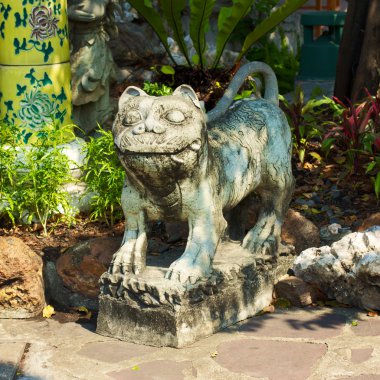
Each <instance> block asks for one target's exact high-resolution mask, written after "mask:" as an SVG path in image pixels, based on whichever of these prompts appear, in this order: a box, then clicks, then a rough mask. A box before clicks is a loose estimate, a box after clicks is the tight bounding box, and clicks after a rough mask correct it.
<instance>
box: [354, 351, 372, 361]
mask: <svg viewBox="0 0 380 380" xmlns="http://www.w3.org/2000/svg"><path fill="white" fill-rule="evenodd" d="M372 352H373V348H372V347H370V348H353V349H351V361H352V362H353V363H363V362H365V361H367V360H368V359H369V358H370V357H371V355H372Z"/></svg>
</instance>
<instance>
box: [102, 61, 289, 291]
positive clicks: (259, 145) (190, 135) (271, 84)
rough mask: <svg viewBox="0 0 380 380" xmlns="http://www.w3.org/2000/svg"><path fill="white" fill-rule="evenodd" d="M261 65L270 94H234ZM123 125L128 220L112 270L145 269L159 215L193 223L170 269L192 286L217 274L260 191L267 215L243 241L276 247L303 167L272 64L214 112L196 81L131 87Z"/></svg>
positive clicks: (258, 249)
mask: <svg viewBox="0 0 380 380" xmlns="http://www.w3.org/2000/svg"><path fill="white" fill-rule="evenodd" d="M253 73H259V74H262V75H263V77H264V82H265V96H264V98H260V99H256V98H254V99H252V98H251V99H243V100H240V101H236V102H233V98H234V96H235V95H236V93H237V91H238V89H239V88H240V86H241V85H242V83H243V81H244V79H245V78H246V77H247V76H248V75H249V74H253ZM113 134H114V141H115V145H116V149H117V152H118V155H119V158H120V160H121V162H122V164H123V166H124V168H125V171H126V181H125V186H124V188H123V191H122V206H123V210H124V214H125V218H126V229H125V233H124V239H123V242H122V246H121V248H120V249H119V250H118V251H117V252H116V253H115V254H114V257H113V261H112V263H111V266H110V269H109V275H108V276H111V277H112V276H113V275H115V276H116V277H118V276H119V275H123V274H133V273H134V274H138V273H140V272H141V271H143V270H144V268H145V265H146V249H147V236H146V233H147V221H148V220H157V219H159V220H164V221H170V220H172V221H173V220H174V221H175V220H187V221H188V223H189V237H188V242H187V246H186V250H185V252H184V253H183V255H182V256H181V257H180V258H179V259H177V260H176V261H175V262H173V263H172V264H171V266H170V268H169V269H168V271H167V272H166V278H167V279H171V280H174V281H179V282H180V283H182V284H183V285H186V286H187V285H189V284H190V285H191V284H194V283H196V282H197V281H198V280H200V279H206V278H208V276H209V275H210V274H211V272H212V262H213V257H214V254H215V251H216V248H217V246H218V243H219V241H220V240H221V238H222V237H223V236H224V234H225V230H226V227H227V226H228V223H227V220H228V222H229V227H230V228H229V234H230V237H231V238H233V239H237V238H241V237H243V236H242V234H243V233H244V232H245V231H244V215H245V210H246V209H247V207H248V205H249V204H250V203H251V201H252V199H253V198H254V197H255V196H257V197H259V199H260V202H259V217H258V221H257V223H256V225H255V226H254V227H253V228H252V229H251V230H250V231H248V233H247V234H246V235H245V237H244V239H243V240H242V246H243V247H244V248H245V249H246V250H248V251H250V252H252V253H253V254H255V255H260V254H264V255H266V254H268V253H269V254H271V255H274V256H275V255H276V253H277V249H278V247H279V244H280V232H281V224H282V222H283V219H284V215H285V212H286V210H287V208H288V204H289V201H290V197H291V193H292V190H293V176H292V172H291V134H290V129H289V126H288V123H287V120H286V117H285V115H284V114H283V113H282V111H281V110H280V108H279V107H278V87H277V80H276V77H275V75H274V73H273V71H272V70H271V69H270V67H269V66H267V65H265V64H263V63H260V62H251V63H249V64H247V65H245V66H243V67H242V68H241V69H240V70H239V71H238V72H237V74H236V76H235V78H234V79H233V80H232V82H231V84H230V86H229V88H228V89H227V91H226V93H225V95H224V96H223V98H222V99H221V100H220V102H219V103H218V104H217V106H216V107H215V108H214V109H213V110H211V111H210V112H209V113H208V114H205V113H204V111H203V110H202V107H201V104H200V102H199V101H198V99H197V97H196V94H195V93H194V91H193V89H192V88H191V87H190V86H187V85H182V86H180V87H178V88H177V89H176V90H175V91H174V93H173V95H172V96H166V97H153V96H148V95H147V94H146V93H145V92H144V91H142V90H140V89H138V88H136V87H128V88H127V89H126V90H125V92H124V93H123V94H122V96H121V97H120V100H119V112H118V114H117V116H116V119H115V122H114V125H113ZM226 219H227V220H226Z"/></svg>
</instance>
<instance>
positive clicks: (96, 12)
mask: <svg viewBox="0 0 380 380" xmlns="http://www.w3.org/2000/svg"><path fill="white" fill-rule="evenodd" d="M67 14H68V17H69V21H70V23H69V27H70V42H71V55H70V63H71V88H72V103H73V119H74V121H75V124H77V125H79V126H80V127H81V130H82V131H83V132H85V133H89V132H91V131H93V130H94V129H95V128H96V126H97V123H100V124H102V123H104V122H105V121H106V120H107V119H108V118H109V117H110V116H111V114H112V112H113V104H112V102H111V101H110V97H109V85H110V82H111V81H112V80H113V79H114V76H115V73H114V61H113V58H112V53H111V50H110V48H109V47H108V41H109V39H110V37H115V36H116V35H117V27H116V26H115V18H114V8H113V7H112V6H111V4H110V2H109V0H101V1H88V0H75V1H70V4H69V6H68V8H67ZM78 131H79V130H78Z"/></svg>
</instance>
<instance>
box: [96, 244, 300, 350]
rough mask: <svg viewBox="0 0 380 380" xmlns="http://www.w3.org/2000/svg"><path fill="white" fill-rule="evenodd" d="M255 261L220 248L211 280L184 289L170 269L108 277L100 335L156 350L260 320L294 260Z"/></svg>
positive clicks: (236, 249) (238, 251) (103, 282)
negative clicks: (258, 316)
mask: <svg viewBox="0 0 380 380" xmlns="http://www.w3.org/2000/svg"><path fill="white" fill-rule="evenodd" d="M271 260H273V259H270V258H267V259H266V258H254V257H253V256H252V254H250V253H249V252H248V251H247V250H244V249H243V248H241V246H239V245H237V244H233V243H223V244H221V246H220V247H219V249H218V251H217V254H216V257H215V260H214V265H213V269H214V270H213V274H212V276H211V277H210V278H209V279H208V280H203V281H199V282H197V283H196V284H193V285H187V286H184V285H181V284H180V283H175V282H173V281H171V280H167V279H165V278H164V276H165V273H166V268H162V267H154V266H148V267H147V269H146V270H145V271H144V272H143V273H142V274H141V275H140V276H135V275H130V276H126V277H124V278H123V277H122V276H119V277H118V276H115V275H109V274H108V273H105V274H104V275H103V277H102V279H101V289H102V291H101V296H100V299H99V317H98V325H97V332H98V333H99V334H101V335H105V336H111V337H114V338H119V339H122V340H126V341H130V342H134V343H140V344H147V345H152V346H171V347H183V346H186V345H188V344H191V343H193V342H194V341H196V340H198V339H200V338H203V337H206V336H209V335H212V334H213V333H215V332H217V331H219V330H221V329H223V328H226V327H228V326H230V325H233V324H235V323H237V322H239V321H241V320H244V319H246V318H249V317H251V316H253V315H255V314H256V313H257V312H258V311H260V310H261V309H262V308H264V307H265V306H267V305H268V304H269V303H270V301H271V299H272V291H273V285H274V283H275V282H276V279H277V278H278V277H280V276H281V275H283V274H285V273H286V271H287V269H288V268H289V267H290V266H291V263H292V261H293V257H291V256H290V257H282V256H281V257H280V258H279V259H278V260H277V262H273V261H271Z"/></svg>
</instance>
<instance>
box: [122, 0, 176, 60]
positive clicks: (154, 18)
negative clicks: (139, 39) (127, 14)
mask: <svg viewBox="0 0 380 380" xmlns="http://www.w3.org/2000/svg"><path fill="white" fill-rule="evenodd" d="M128 1H129V3H130V4H131V5H132V7H133V8H135V9H136V10H137V12H139V13H140V14H141V16H143V17H144V18H145V20H146V21H147V23H148V24H149V25H150V26H151V27H152V28H153V30H154V31H155V33H156V34H157V36H158V38H159V39H160V41H161V42H162V44H163V45H164V48H165V50H166V52H167V53H168V55H169V57H170V59H171V60H172V61H173V63H174V64H175V65H176V64H177V62H176V61H175V59H174V58H173V56H172V54H171V53H170V48H169V45H168V41H167V39H168V35H167V33H166V31H165V28H164V24H163V23H162V20H161V16H160V14H159V13H158V12H157V11H156V10H155V9H154V8H153V6H152V5H151V2H150V0H144V1H141V0H128Z"/></svg>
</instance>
